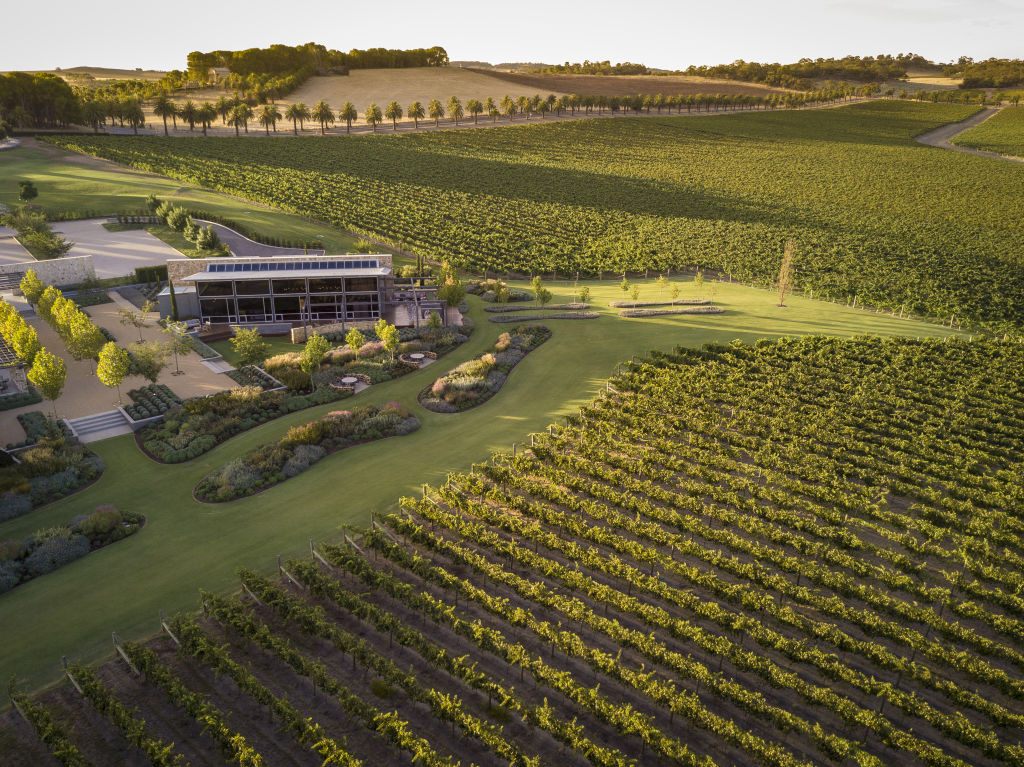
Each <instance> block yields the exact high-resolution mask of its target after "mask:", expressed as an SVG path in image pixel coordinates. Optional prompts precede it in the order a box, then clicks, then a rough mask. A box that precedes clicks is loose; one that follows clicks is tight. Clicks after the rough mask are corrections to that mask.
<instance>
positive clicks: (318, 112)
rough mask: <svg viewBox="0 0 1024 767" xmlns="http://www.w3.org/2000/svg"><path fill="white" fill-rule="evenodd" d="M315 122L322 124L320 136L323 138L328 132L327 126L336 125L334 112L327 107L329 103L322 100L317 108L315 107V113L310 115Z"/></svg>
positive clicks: (317, 103) (317, 104)
mask: <svg viewBox="0 0 1024 767" xmlns="http://www.w3.org/2000/svg"><path fill="white" fill-rule="evenodd" d="M310 114H311V116H312V117H313V119H314V120H316V121H317V122H318V123H320V135H321V136H323V135H324V133H326V132H327V130H326V128H327V124H328V123H330V124H331V125H334V112H332V111H331V108H330V107H329V106H327V102H326V101H324V100H323V99H320V100H319V101H318V102H316V106H315V107H313V111H312V112H311V113H310Z"/></svg>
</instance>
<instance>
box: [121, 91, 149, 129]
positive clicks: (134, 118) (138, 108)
mask: <svg viewBox="0 0 1024 767" xmlns="http://www.w3.org/2000/svg"><path fill="white" fill-rule="evenodd" d="M124 119H125V120H127V121H128V124H129V125H130V126H132V131H133V132H134V133H135V135H136V136H138V135H139V128H144V127H146V115H145V113H143V111H142V105H141V104H140V103H139V102H138V101H136V100H134V99H132V100H131V101H129V102H128V103H127V104H126V105H125V111H124Z"/></svg>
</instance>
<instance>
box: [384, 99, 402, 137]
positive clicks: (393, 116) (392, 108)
mask: <svg viewBox="0 0 1024 767" xmlns="http://www.w3.org/2000/svg"><path fill="white" fill-rule="evenodd" d="M384 116H385V117H387V118H388V119H389V120H391V125H392V130H398V121H399V120H400V119H402V107H401V105H400V104H399V103H398V102H397V101H392V102H391V103H390V104H388V106H387V108H386V109H385V110H384Z"/></svg>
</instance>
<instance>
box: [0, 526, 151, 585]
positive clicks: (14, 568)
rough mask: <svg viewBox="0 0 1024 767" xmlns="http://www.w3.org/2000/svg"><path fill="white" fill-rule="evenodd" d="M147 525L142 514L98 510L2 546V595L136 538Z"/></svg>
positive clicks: (0, 570)
mask: <svg viewBox="0 0 1024 767" xmlns="http://www.w3.org/2000/svg"><path fill="white" fill-rule="evenodd" d="M145 522H146V518H145V517H144V516H142V515H141V514H136V513H134V512H130V511H126V512H120V511H118V510H117V509H116V508H114V507H113V506H98V507H97V508H96V510H95V511H94V512H93V513H92V514H89V515H83V516H81V517H78V518H76V519H74V520H72V522H71V523H70V524H67V525H61V526H58V527H50V528H46V529H44V530H37V531H36V532H35V533H33V534H32V535H31V536H29V537H28V538H26V539H25V540H24V541H4V542H0V594H3V593H4V592H5V591H10V590H11V589H13V588H15V587H16V586H20V585H21V584H23V583H27V582H28V581H30V580H33V579H34V578H38V577H39V576H41V575H46V574H47V573H51V572H53V571H54V570H56V569H57V568H58V567H63V566H64V565H66V564H68V563H70V562H73V561H75V560H76V559H80V558H81V557H84V556H85V555H86V554H89V553H90V552H93V551H96V550H98V549H102V548H103V547H104V546H109V545H110V544H112V543H116V542H117V541H120V540H123V539H124V538H127V537H128V536H129V535H134V534H135V533H137V532H138V531H139V530H140V529H142V526H143V525H144V524H145Z"/></svg>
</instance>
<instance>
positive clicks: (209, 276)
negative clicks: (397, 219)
mask: <svg viewBox="0 0 1024 767" xmlns="http://www.w3.org/2000/svg"><path fill="white" fill-rule="evenodd" d="M390 273H391V270H390V269H385V268H384V267H378V268H376V269H315V270H314V269H296V270H293V271H280V272H278V271H267V272H197V273H196V274H193V275H191V276H189V277H182V278H181V279H182V281H184V282H215V281H216V282H219V281H222V280H235V281H239V280H289V279H292V280H294V279H303V278H305V277H387V276H388V275H389V274H390Z"/></svg>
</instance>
